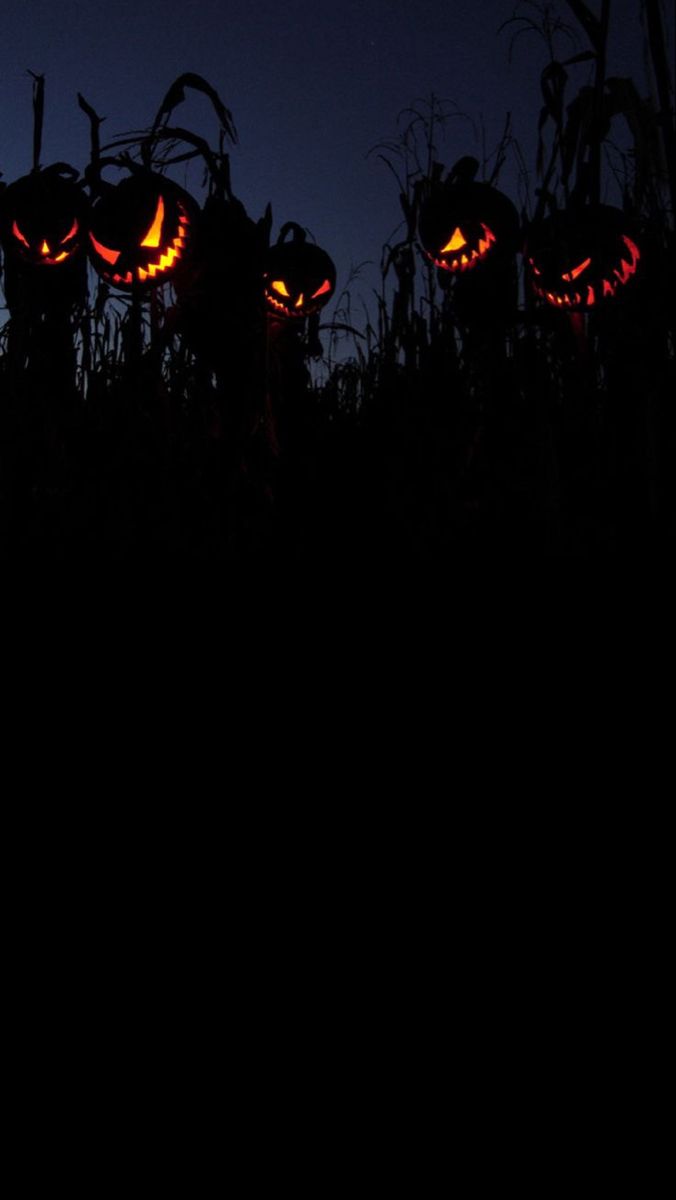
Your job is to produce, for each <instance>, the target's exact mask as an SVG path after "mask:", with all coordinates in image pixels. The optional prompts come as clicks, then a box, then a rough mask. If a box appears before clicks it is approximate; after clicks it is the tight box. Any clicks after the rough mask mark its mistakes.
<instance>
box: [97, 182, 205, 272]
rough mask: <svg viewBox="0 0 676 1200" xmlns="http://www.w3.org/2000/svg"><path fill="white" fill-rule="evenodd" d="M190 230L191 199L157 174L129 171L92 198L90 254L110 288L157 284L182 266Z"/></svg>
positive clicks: (188, 243)
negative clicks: (127, 175) (93, 201)
mask: <svg viewBox="0 0 676 1200" xmlns="http://www.w3.org/2000/svg"><path fill="white" fill-rule="evenodd" d="M194 228H195V205H194V201H192V200H191V198H190V196H188V194H187V193H186V192H184V191H183V190H182V188H179V187H177V185H176V184H174V183H171V182H170V181H169V180H167V179H164V178H162V177H161V176H158V175H152V174H150V173H143V174H138V175H131V176H129V178H127V179H123V180H122V182H121V183H118V184H116V185H114V186H111V187H110V189H109V190H107V191H106V192H104V194H103V195H102V196H101V197H100V198H99V199H98V200H96V201H95V203H94V205H93V207H92V211H91V220H90V228H89V257H90V259H91V261H92V263H93V265H94V267H95V268H96V270H97V272H98V274H99V275H100V276H101V277H102V278H103V279H105V280H106V282H107V283H110V284H112V285H113V286H114V287H117V288H121V289H123V290H124V289H131V288H134V287H139V286H141V287H155V286H157V285H158V284H161V283H166V282H167V281H168V280H169V279H171V278H172V276H173V275H174V274H175V272H176V270H177V269H178V267H179V264H180V265H182V264H183V262H184V260H185V258H186V256H187V254H188V251H189V250H190V249H191V248H192V241H193V232H194Z"/></svg>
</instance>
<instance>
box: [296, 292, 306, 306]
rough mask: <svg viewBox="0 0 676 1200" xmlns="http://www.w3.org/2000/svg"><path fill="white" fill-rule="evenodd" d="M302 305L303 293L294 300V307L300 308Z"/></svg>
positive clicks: (303, 300) (303, 301)
mask: <svg viewBox="0 0 676 1200" xmlns="http://www.w3.org/2000/svg"><path fill="white" fill-rule="evenodd" d="M304 303H305V297H304V296H303V293H302V292H301V294H300V296H299V297H298V299H297V300H296V304H295V307H296V308H302V307H303V304H304Z"/></svg>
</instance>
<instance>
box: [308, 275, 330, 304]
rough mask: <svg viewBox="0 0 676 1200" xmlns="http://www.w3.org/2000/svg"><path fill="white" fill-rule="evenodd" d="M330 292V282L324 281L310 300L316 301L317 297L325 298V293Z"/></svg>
mask: <svg viewBox="0 0 676 1200" xmlns="http://www.w3.org/2000/svg"><path fill="white" fill-rule="evenodd" d="M330 291H331V282H330V280H328V279H325V280H324V282H323V284H322V286H321V287H319V288H317V291H316V292H313V293H312V299H313V300H316V299H317V296H325V295H326V293H327V292H330Z"/></svg>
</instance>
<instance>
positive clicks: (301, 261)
mask: <svg viewBox="0 0 676 1200" xmlns="http://www.w3.org/2000/svg"><path fill="white" fill-rule="evenodd" d="M290 231H293V240H292V241H289V242H287V241H285V238H286V236H287V234H288V233H289V232H290ZM264 278H265V298H266V301H267V304H268V307H269V309H270V310H271V311H272V312H275V313H280V314H281V315H282V316H285V317H308V316H311V315H312V314H313V313H316V312H319V310H320V308H323V307H324V305H325V304H327V303H328V301H329V300H330V299H331V297H332V296H333V293H334V292H335V290H336V268H335V266H334V264H333V262H332V260H331V259H330V258H329V256H328V254H327V253H326V251H325V250H322V249H320V247H319V246H314V245H312V244H311V243H308V242H307V241H306V240H305V230H304V229H301V227H300V226H299V225H296V224H295V223H294V222H292V221H290V222H288V224H286V225H284V226H283V228H282V230H281V232H280V235H279V238H278V240H277V244H276V245H275V246H271V248H270V250H269V251H268V255H267V259H266V263H265V273H264Z"/></svg>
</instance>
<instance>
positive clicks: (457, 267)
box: [431, 221, 497, 272]
mask: <svg viewBox="0 0 676 1200" xmlns="http://www.w3.org/2000/svg"><path fill="white" fill-rule="evenodd" d="M481 228H482V229H483V231H484V236H483V237H482V238H479V242H478V245H477V249H476V250H471V251H470V252H469V254H467V252H464V253H463V254H456V255H455V256H454V257H453V258H450V257H443V258H436V257H435V256H434V255H432V256H431V257H432V261H433V262H434V265H435V266H437V267H442V268H443V270H445V271H453V272H455V271H469V270H471V268H472V267H475V266H476V264H477V263H478V262H480V261H481V259H482V258H485V257H486V255H487V254H488V251H489V250H490V248H491V246H492V245H493V243H494V242H496V241H497V238H496V236H495V234H494V233H493V231H492V229H489V228H488V225H484V223H483V221H482V222H481ZM440 253H443V251H440Z"/></svg>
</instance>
